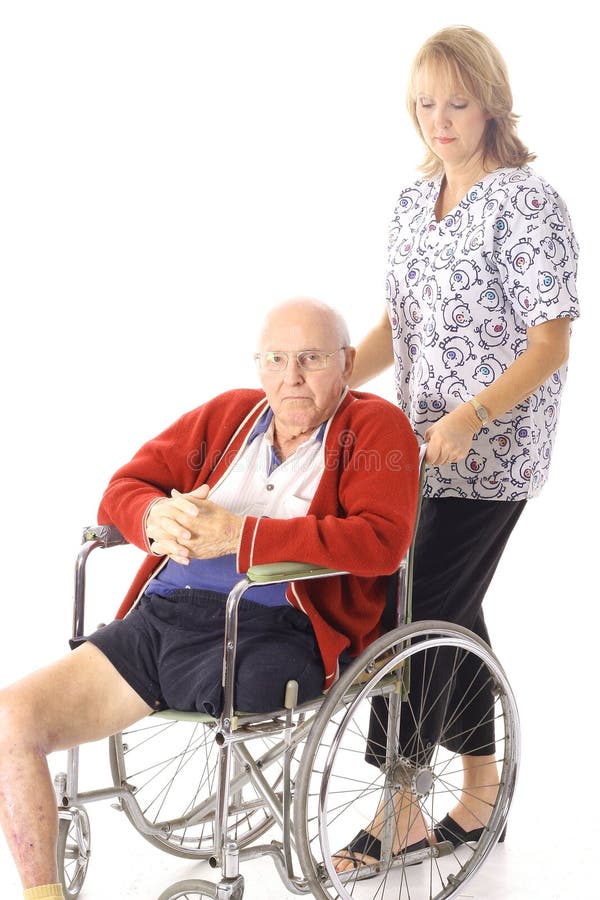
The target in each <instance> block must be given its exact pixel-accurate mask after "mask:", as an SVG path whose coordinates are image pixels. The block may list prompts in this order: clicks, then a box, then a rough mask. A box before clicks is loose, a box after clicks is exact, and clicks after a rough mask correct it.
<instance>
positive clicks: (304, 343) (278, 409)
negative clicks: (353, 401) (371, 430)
mask: <svg viewBox="0 0 600 900" xmlns="http://www.w3.org/2000/svg"><path fill="white" fill-rule="evenodd" d="M276 350H280V351H285V352H286V353H287V354H288V363H287V367H286V368H284V369H282V370H281V371H276V372H271V371H269V370H268V369H267V368H261V369H260V370H259V372H260V380H261V384H262V386H263V390H264V391H265V393H266V395H267V400H268V401H269V405H270V407H271V409H272V410H273V413H274V421H275V433H276V434H279V435H280V436H282V437H284V436H292V435H294V436H295V435H298V434H302V433H304V432H309V431H312V430H314V429H315V428H318V426H319V425H320V424H321V423H322V422H324V421H325V420H326V419H328V418H329V417H330V416H331V415H332V413H333V411H334V410H335V408H336V406H337V404H338V402H339V399H340V395H341V393H342V390H343V388H344V386H345V385H346V383H347V379H348V377H349V376H350V372H351V371H352V364H353V361H354V350H353V349H352V348H348V349H347V350H341V349H340V338H339V336H338V333H337V330H336V327H335V322H334V321H333V320H332V318H331V317H330V316H329V315H327V314H325V313H323V312H320V311H316V310H315V309H314V308H312V307H307V308H303V307H302V306H301V305H298V306H290V307H286V308H285V309H283V310H277V311H275V312H274V313H272V314H271V315H270V316H269V318H268V320H267V325H266V328H265V330H264V332H263V335H262V339H261V343H260V347H259V351H260V352H261V353H266V352H268V351H276ZM302 350H315V351H320V352H323V353H332V354H333V355H331V356H329V358H328V359H327V366H326V368H324V369H320V370H318V371H314V372H312V371H307V370H306V369H304V368H302V367H301V366H300V365H299V363H298V360H297V358H296V354H297V353H299V352H300V351H302Z"/></svg>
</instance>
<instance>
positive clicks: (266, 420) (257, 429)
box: [247, 406, 329, 446]
mask: <svg viewBox="0 0 600 900" xmlns="http://www.w3.org/2000/svg"><path fill="white" fill-rule="evenodd" d="M272 421H273V410H272V409H271V407H270V406H268V407H267V409H266V410H265V411H264V413H263V414H262V416H261V417H260V419H259V420H258V422H257V423H256V425H255V426H254V428H253V429H252V431H251V432H250V434H249V436H248V443H247V446H249V445H250V444H251V443H252V441H253V440H254V439H255V438H257V437H258V436H259V435H261V434H265V432H267V431H268V430H269V426H270V424H271V422H272ZM328 421H329V420H328V419H327V420H325V422H322V423H321V425H319V428H318V429H317V431H316V433H315V435H314V440H315V441H318V442H319V443H320V444H322V443H323V436H324V435H325V429H326V428H327V422H328Z"/></svg>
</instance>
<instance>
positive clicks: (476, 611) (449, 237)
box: [336, 27, 578, 870]
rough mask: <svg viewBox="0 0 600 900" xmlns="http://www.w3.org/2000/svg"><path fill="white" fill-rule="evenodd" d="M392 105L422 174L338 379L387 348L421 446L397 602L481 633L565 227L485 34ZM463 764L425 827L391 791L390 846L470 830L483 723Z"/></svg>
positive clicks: (548, 368) (354, 844) (485, 787)
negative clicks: (352, 355) (420, 488)
mask: <svg viewBox="0 0 600 900" xmlns="http://www.w3.org/2000/svg"><path fill="white" fill-rule="evenodd" d="M408 107H409V111H410V114H411V117H412V119H413V122H414V124H415V126H416V128H417V131H418V133H419V135H420V137H421V138H422V140H423V142H424V144H425V148H426V157H425V163H424V165H423V166H422V167H421V168H422V170H423V172H424V173H425V178H424V179H421V180H419V181H417V182H416V183H414V184H412V185H411V186H409V187H408V188H406V189H405V190H403V191H402V193H401V194H400V199H399V202H398V205H397V207H396V210H395V214H394V218H393V222H392V227H391V232H390V243H389V269H388V277H387V289H388V295H387V307H386V310H385V313H384V315H383V316H382V318H381V321H380V322H379V324H378V325H377V326H376V327H375V328H374V329H373V330H372V331H371V332H370V333H369V334H368V335H367V336H366V338H365V339H364V340H363V341H362V343H361V344H360V345H359V347H358V353H357V360H356V365H355V369H354V376H353V380H352V386H353V387H357V386H359V385H361V384H363V383H364V382H366V381H368V380H369V379H370V378H372V377H373V376H375V375H377V374H378V373H379V372H381V371H382V370H384V369H385V368H387V367H388V366H390V365H391V364H392V363H393V364H394V368H395V379H396V388H397V393H398V402H399V404H400V405H401V407H402V408H403V409H404V410H405V412H406V413H407V415H408V416H409V418H410V420H411V423H412V424H413V426H414V429H415V431H416V433H417V435H418V437H419V438H420V439H421V441H427V442H428V445H429V446H428V449H427V455H426V462H427V463H428V469H427V476H426V485H425V492H424V501H423V510H422V515H421V520H420V525H419V530H418V535H417V543H416V552H415V580H414V593H413V619H415V620H417V619H419V620H424V619H444V620H447V621H452V622H455V623H457V624H461V625H464V626H466V627H468V628H470V629H472V630H473V631H475V632H476V633H477V634H479V635H480V636H481V637H482V638H484V639H485V640H486V641H487V640H489V639H488V634H487V630H486V626H485V622H484V618H483V613H482V609H481V604H482V601H483V596H484V594H485V591H486V589H487V587H488V585H489V583H490V580H491V578H492V575H493V573H494V571H495V568H496V566H497V564H498V561H499V558H500V556H501V553H502V551H503V549H504V546H505V544H506V541H507V540H508V537H509V535H510V533H511V531H512V529H513V528H514V526H515V524H516V522H517V520H518V518H519V516H520V514H521V512H522V511H523V508H524V506H525V504H526V503H527V501H528V499H529V498H530V497H533V496H535V495H536V494H538V493H539V491H540V490H541V488H542V486H543V484H544V482H545V481H546V477H547V474H548V467H549V464H550V457H551V451H552V445H553V441H554V435H555V431H556V424H557V419H558V411H559V403H560V395H561V390H562V387H563V384H564V379H565V374H566V362H567V357H568V349H569V335H570V325H571V320H572V319H574V318H576V317H577V316H578V303H577V297H576V293H575V275H576V261H577V244H576V240H575V237H574V235H573V232H572V229H571V223H570V219H569V215H568V212H567V210H566V208H565V205H564V203H563V202H562V200H561V198H560V197H559V196H558V195H557V193H556V192H555V191H554V190H553V188H552V187H551V186H550V185H549V184H547V182H545V181H544V180H543V179H542V178H540V177H539V176H537V175H536V174H535V173H534V172H533V171H532V169H531V168H530V167H529V165H528V163H530V162H531V161H532V160H533V159H534V158H535V157H534V155H533V154H532V153H530V152H529V151H528V150H527V148H526V147H525V146H524V144H523V143H522V142H521V140H520V139H519V137H518V136H517V133H516V127H515V125H516V118H517V117H516V116H515V114H514V113H513V112H512V95H511V91H510V87H509V83H508V76H507V72H506V67H505V64H504V61H503V60H502V58H501V56H500V54H499V53H498V51H497V49H496V48H495V47H494V45H493V44H492V43H491V42H490V41H489V39H488V38H487V37H486V36H485V35H483V34H481V33H479V32H477V31H475V30H474V29H472V28H467V27H451V28H446V29H444V30H442V31H440V32H438V33H437V34H435V35H434V36H433V37H432V38H430V39H429V40H428V41H427V42H426V43H425V44H424V46H423V47H422V48H421V50H420V51H419V53H418V54H417V57H416V59H415V61H414V63H413V67H412V71H411V75H410V83H409V89H408ZM463 687H464V686H461V685H460V684H457V685H456V688H455V690H456V691H457V694H458V695H460V694H459V692H460V690H462V689H463ZM482 748H483V749H482ZM463 763H464V781H463V794H462V796H461V797H460V798H459V801H458V802H457V804H456V806H455V807H454V808H453V809H452V810H451V811H450V814H449V815H448V816H446V817H445V818H444V819H443V820H442V822H440V823H437V825H436V826H435V828H434V830H433V834H432V833H431V832H430V833H428V829H427V826H426V824H425V822H424V821H423V819H422V816H421V815H420V813H419V811H418V809H415V807H414V806H413V805H412V803H411V802H410V801H408V800H407V798H406V797H404V798H401V797H399V798H397V802H396V815H397V818H398V827H397V829H396V831H397V835H398V837H397V841H396V846H395V848H394V849H395V851H396V852H398V851H402V850H403V849H406V847H407V846H412V845H413V844H416V845H417V846H419V844H420V842H421V841H422V840H423V839H424V838H428V839H429V840H437V841H440V840H444V841H451V842H452V843H453V844H454V845H455V846H456V845H458V844H461V843H466V842H467V841H469V840H471V841H472V840H476V839H477V837H478V836H479V835H480V833H481V828H482V826H484V825H485V824H486V823H487V821H488V818H489V815H490V811H491V808H492V806H493V803H494V801H495V796H496V792H497V787H496V786H497V781H498V774H497V768H496V761H495V756H494V754H493V736H492V747H490V746H489V742H488V743H487V746H486V743H485V741H482V743H481V745H480V747H479V751H477V750H474V751H473V753H467V754H466V755H464V756H463ZM379 831H380V827H379V825H378V817H377V816H376V818H375V820H374V821H373V822H372V823H371V825H370V827H369V828H368V829H367V831H366V832H365V831H363V832H360V834H359V835H358V836H357V837H356V838H355V839H354V841H351V842H350V844H349V845H348V847H347V848H346V849H345V850H343V851H341V852H340V853H339V854H337V855H336V868H338V869H339V870H345V869H348V868H351V867H356V866H358V865H360V864H361V863H364V862H373V860H374V859H376V858H377V857H378V855H379V851H380V846H379V844H378V840H377V839H378V836H379Z"/></svg>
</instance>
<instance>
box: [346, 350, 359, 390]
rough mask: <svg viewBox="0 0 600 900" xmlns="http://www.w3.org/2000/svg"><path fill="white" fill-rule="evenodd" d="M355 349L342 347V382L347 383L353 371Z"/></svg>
mask: <svg viewBox="0 0 600 900" xmlns="http://www.w3.org/2000/svg"><path fill="white" fill-rule="evenodd" d="M355 359H356V347H344V381H346V382H347V381H349V380H350V376H351V375H352V370H353V369H354V360H355Z"/></svg>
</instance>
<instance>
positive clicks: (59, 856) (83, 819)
mask: <svg viewBox="0 0 600 900" xmlns="http://www.w3.org/2000/svg"><path fill="white" fill-rule="evenodd" d="M90 844H91V841H90V820H89V817H88V814H87V813H86V811H85V810H84V809H82V808H74V809H72V810H70V816H69V818H68V819H67V818H63V817H62V815H61V816H60V817H59V820H58V842H57V845H56V861H57V864H58V874H59V878H60V882H61V884H62V889H63V893H64V895H65V898H72V897H78V896H79V893H80V891H81V888H82V887H83V882H84V881H85V877H86V875H87V869H88V865H89V861H90Z"/></svg>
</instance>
